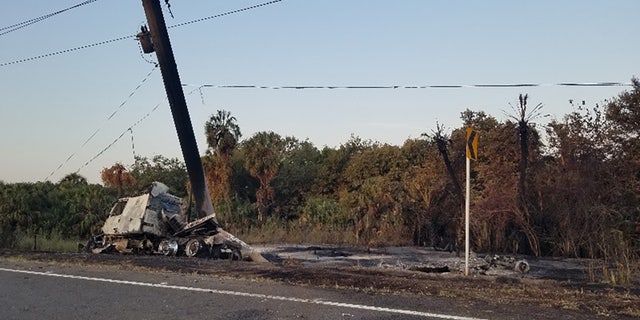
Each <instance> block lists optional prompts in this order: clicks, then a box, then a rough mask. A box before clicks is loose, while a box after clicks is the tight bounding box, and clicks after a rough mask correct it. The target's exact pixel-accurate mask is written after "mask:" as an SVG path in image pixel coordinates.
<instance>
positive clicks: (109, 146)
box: [74, 102, 162, 173]
mask: <svg viewBox="0 0 640 320" xmlns="http://www.w3.org/2000/svg"><path fill="white" fill-rule="evenodd" d="M161 104H162V102H161V103H158V104H156V105H155V107H153V109H151V111H149V112H147V114H145V115H144V116H143V117H142V118H140V119H138V121H136V122H135V123H134V124H132V125H131V126H130V127H128V128H127V129H125V130H124V131H122V133H121V134H120V135H119V136H118V137H117V138H115V139H114V140H113V142H111V143H110V144H108V145H107V146H106V147H104V148H103V149H102V150H100V152H98V153H97V154H96V155H95V156H93V157H92V158H91V159H89V160H88V161H87V162H85V163H84V164H83V165H82V166H80V168H78V170H76V172H74V173H78V172H80V170H82V169H84V168H85V167H86V166H88V165H89V164H90V163H91V162H93V161H94V160H96V159H97V158H98V157H100V156H101V155H102V154H104V153H105V152H107V150H109V149H111V147H113V146H114V145H115V144H116V143H117V142H118V141H120V139H122V137H124V135H125V134H126V133H127V132H131V134H132V140H131V141H132V142H131V143H132V147H133V128H135V127H136V126H137V125H139V124H140V123H142V121H144V120H145V119H147V118H148V117H149V116H150V115H151V114H152V113H153V112H154V111H156V110H157V109H158V107H159V106H160V105H161ZM134 156H135V151H134Z"/></svg>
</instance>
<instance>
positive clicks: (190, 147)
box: [142, 0, 213, 217]
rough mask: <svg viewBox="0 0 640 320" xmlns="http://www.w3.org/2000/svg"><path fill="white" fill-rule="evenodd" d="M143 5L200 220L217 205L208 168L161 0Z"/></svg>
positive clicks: (145, 2) (148, 1) (154, 0)
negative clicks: (205, 164) (183, 87)
mask: <svg viewBox="0 0 640 320" xmlns="http://www.w3.org/2000/svg"><path fill="white" fill-rule="evenodd" d="M142 6H143V7H144V12H145V14H146V16H147V23H148V24H149V31H150V32H151V41H152V43H153V49H155V52H156V56H157V57H158V63H159V64H160V70H161V71H162V79H163V81H164V88H165V90H166V91H167V98H168V99H169V105H170V106H171V114H172V115H173V122H174V124H175V126H176V131H177V132H178V140H179V141H180V147H181V149H182V156H183V157H184V162H185V164H186V166H187V172H188V174H189V181H190V182H191V192H192V194H193V196H194V198H195V201H196V210H197V212H198V215H199V216H200V217H204V216H207V215H210V214H213V204H212V202H211V196H210V195H209V190H208V188H207V184H206V182H205V179H204V169H203V168H202V161H201V159H200V154H199V153H198V145H197V144H196V137H195V135H194V133H193V126H192V125H191V118H190V117H189V110H188V109H187V102H186V101H185V98H184V92H183V91H182V83H181V81H180V75H179V74H178V66H177V65H176V61H175V59H174V57H173V50H172V49H171V43H170V42H169V34H168V33H167V26H166V24H165V22H164V16H163V15H162V7H161V6H160V0H142Z"/></svg>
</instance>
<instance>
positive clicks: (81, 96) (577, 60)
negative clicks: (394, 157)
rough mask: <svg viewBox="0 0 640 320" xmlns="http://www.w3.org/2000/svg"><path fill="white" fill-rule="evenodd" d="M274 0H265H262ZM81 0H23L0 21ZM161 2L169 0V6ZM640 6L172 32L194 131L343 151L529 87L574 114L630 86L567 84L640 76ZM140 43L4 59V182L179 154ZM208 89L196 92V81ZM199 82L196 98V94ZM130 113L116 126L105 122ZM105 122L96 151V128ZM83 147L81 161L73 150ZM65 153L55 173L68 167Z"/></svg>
mask: <svg viewBox="0 0 640 320" xmlns="http://www.w3.org/2000/svg"><path fill="white" fill-rule="evenodd" d="M265 1H266V0H265ZM265 1H260V0H257V1H256V0H252V1H249V0H234V1H231V0H218V1H213V0H190V1H176V0H172V1H170V3H171V9H172V12H173V14H174V16H175V18H171V17H170V16H169V14H168V12H166V11H165V18H166V20H167V24H168V25H176V24H179V23H183V22H187V21H191V20H194V19H199V18H204V17H209V16H213V15H216V14H219V13H224V12H227V11H231V10H235V9H240V8H243V7H247V6H251V5H255V4H259V3H261V2H265ZM80 2H82V1H81V0H59V1H48V0H30V1H11V2H8V3H6V4H4V5H3V10H1V11H0V21H2V22H1V23H0V27H5V26H10V25H13V24H16V23H20V22H22V21H25V20H28V19H32V18H36V17H39V16H42V15H45V14H48V13H51V12H55V11H58V10H61V9H64V8H67V7H70V6H73V5H75V4H78V3H80ZM163 2H164V1H163ZM639 12H640V1H637V0H610V1H604V0H602V1H589V0H581V1H578V0H575V1H545V0H541V1H527V2H524V1H427V0H420V1H418V0H414V1H410V0H405V1H400V0H399V1H382V0H315V1H314V0H284V1H282V2H280V3H276V4H273V5H269V6H265V7H261V8H258V9H254V10H249V11H246V12H242V13H238V14H233V15H228V16H224V17H221V18H215V19H210V20H207V21H203V22H200V23H195V24H190V25H186V26H182V27H177V28H172V29H170V37H171V42H172V45H173V48H174V54H175V57H176V61H177V64H178V69H179V72H180V76H181V80H182V82H183V83H185V84H189V85H191V86H188V87H186V88H185V94H186V95H187V103H188V105H189V110H190V113H191V118H192V122H193V125H194V129H195V133H196V137H197V138H198V144H199V148H200V151H201V153H204V149H205V147H206V145H205V139H204V133H203V127H204V123H205V121H206V120H207V119H208V118H209V117H210V116H211V115H212V114H213V113H215V112H216V110H218V109H225V110H228V111H230V112H231V113H232V114H233V115H234V116H236V118H237V119H238V124H239V125H240V128H241V130H242V132H243V136H244V137H245V138H247V137H250V136H251V135H252V134H253V133H255V132H258V131H266V130H271V131H274V132H277V133H279V134H281V135H283V136H284V135H291V136H295V137H297V138H299V139H309V140H310V141H311V142H313V143H314V144H315V145H316V146H317V147H319V148H321V147H323V146H325V145H327V146H330V147H336V146H339V145H340V144H342V143H344V142H346V141H347V140H348V139H349V137H350V136H351V135H352V134H353V135H355V136H359V137H361V138H363V139H371V140H375V141H379V142H382V143H389V144H395V145H400V144H402V143H403V142H404V141H405V140H406V139H408V138H417V137H419V136H420V134H421V133H423V132H431V130H433V129H434V128H435V125H436V123H437V122H438V123H441V124H444V125H445V127H446V128H449V129H453V128H457V127H460V125H461V123H460V119H459V116H460V113H461V112H462V111H464V110H465V109H471V110H475V111H485V112H487V113H489V114H491V115H493V116H495V117H497V118H498V119H499V120H504V119H505V118H506V115H505V114H504V111H507V112H509V111H511V107H510V104H515V103H516V101H517V96H518V94H519V93H528V94H529V97H530V98H529V101H530V103H531V104H537V103H542V104H544V108H543V112H544V113H548V114H551V116H552V117H550V118H545V120H541V122H544V121H548V119H551V118H553V117H556V118H561V117H562V116H564V115H565V114H567V113H569V112H570V111H571V107H570V105H569V103H568V100H569V99H575V100H585V101H586V102H587V104H589V105H593V104H595V103H599V102H601V101H602V100H604V99H607V98H612V97H614V96H616V95H617V94H618V93H620V92H621V91H623V90H626V89H628V88H627V87H596V88H594V87H587V88H583V87H577V88H574V87H561V86H554V85H552V84H556V83H561V82H579V83H585V82H623V83H628V82H630V79H631V77H633V76H636V77H637V76H639V73H640V72H639V70H638V67H639V63H638V58H637V57H638V54H639V53H640V42H639V41H637V35H635V33H636V32H634V31H637V30H640V22H639V21H640V20H639V19H638V18H637V14H638V13H639ZM145 20H146V19H145V16H144V11H143V8H142V4H141V1H133V0H126V1H125V0H120V1H116V0H111V1H107V0H100V1H96V2H93V3H91V4H88V5H85V6H82V7H79V8H76V9H74V10H70V11H68V12H65V13H63V14H60V15H57V16H54V17H52V18H49V19H47V20H44V21H42V22H40V23H36V24H33V25H31V26H28V27H25V28H23V29H20V30H17V31H15V32H11V33H8V34H5V35H1V36H0V65H1V64H5V63H8V62H12V61H16V60H21V59H24V58H29V57H34V56H39V55H42V54H47V53H52V52H57V51H60V50H65V49H70V48H75V47H79V46H83V45H87V44H92V43H97V42H101V41H105V40H109V39H114V38H119V37H121V36H128V35H132V34H135V33H136V32H137V30H139V27H140V26H141V25H142V24H144V23H145ZM149 59H151V60H155V57H154V56H153V55H146V56H145V58H143V57H142V55H141V53H140V51H139V48H138V44H137V42H136V41H134V40H133V39H126V40H122V41H116V42H113V43H109V44H105V45H100V46H95V47H92V48H88V49H83V50H78V51H74V52H69V53H64V54H59V55H55V56H51V57H46V58H42V59H36V60H32V61H27V62H24V63H16V64H9V65H3V66H1V67H0V88H1V89H0V90H1V91H0V92H1V94H0V97H1V98H0V136H1V137H2V138H1V139H0V150H1V154H2V162H1V164H2V165H1V166H0V180H2V181H5V182H20V181H40V180H44V179H45V178H47V177H48V176H49V175H50V173H52V172H54V170H55V173H54V174H53V175H52V176H51V177H50V178H49V179H50V180H51V181H54V182H55V181H58V180H59V179H60V178H62V177H63V176H64V175H66V174H69V173H72V172H75V171H76V170H78V169H80V171H79V173H80V174H81V175H83V176H85V177H87V178H88V179H89V181H91V182H99V172H100V170H102V168H104V167H108V166H110V165H112V164H113V163H115V162H121V163H123V164H125V165H130V164H131V163H132V162H133V153H132V147H131V134H130V133H127V134H125V135H124V136H123V138H122V139H120V140H119V141H118V142H116V143H115V144H114V145H113V147H111V148H110V149H109V150H107V151H106V152H104V153H103V154H102V155H101V156H99V157H97V158H96V159H95V160H94V161H92V162H90V163H89V164H88V165H86V166H85V165H84V164H85V163H86V162H87V161H89V160H90V159H92V158H93V157H94V156H95V155H96V154H98V152H100V151H101V150H102V149H104V148H105V147H106V146H107V145H109V144H110V143H111V142H112V141H114V139H116V138H118V136H120V134H121V133H122V132H124V131H126V130H127V128H129V127H130V126H131V125H132V124H134V123H135V122H136V121H138V120H139V119H140V118H142V117H143V116H144V115H145V114H147V113H148V112H149V111H151V109H152V108H153V107H154V106H155V105H157V104H158V103H161V105H160V107H159V108H158V109H157V110H156V111H155V112H153V113H152V114H151V115H150V116H149V117H148V118H146V119H145V120H144V121H143V122H141V123H140V124H138V125H137V126H135V127H134V128H133V140H134V143H135V152H136V153H137V154H138V155H142V156H148V157H151V156H153V155H155V154H162V155H164V156H167V157H178V158H181V153H180V149H179V145H178V141H177V137H176V133H175V129H174V126H173V122H172V118H171V114H170V111H169V106H168V105H167V104H166V102H164V99H165V92H164V87H163V85H162V79H161V75H160V72H159V70H156V71H155V72H153V73H152V74H151V76H150V77H149V79H148V80H147V81H146V82H145V83H144V84H143V85H142V86H141V87H140V89H139V90H137V91H136V93H135V95H134V96H133V97H131V98H130V99H128V100H127V103H126V104H124V105H123V106H122V107H119V106H120V105H121V103H122V102H123V101H125V100H126V99H127V97H128V96H129V94H130V93H131V92H132V91H133V90H134V88H136V86H138V85H139V84H140V82H141V81H142V79H144V78H145V76H146V75H147V74H148V73H149V72H150V71H151V70H152V69H153V65H152V64H150V63H148V62H147V61H145V60H149ZM496 83H500V84H505V83H506V84H509V83H540V84H549V85H545V86H540V87H532V88H473V87H471V88H460V89H433V88H431V89H429V88H428V89H395V90H392V89H379V90H375V89H366V90H365V89H359V90H358V89H347V90H340V89H335V90H327V89H313V90H312V89H308V90H270V89H220V88H203V89H202V95H201V94H200V91H198V90H196V89H197V86H199V85H202V84H215V85H264V86H288V85H318V86H350V85H383V86H384V85H399V86H423V85H473V84H496ZM194 90H195V91H194ZM189 93H191V94H189ZM116 110H118V112H117V114H116V115H115V116H114V117H113V118H112V119H111V120H109V121H106V119H107V117H108V116H109V115H110V114H112V113H113V112H114V111H116ZM97 129H100V130H99V132H98V133H97V134H96V135H95V137H94V138H92V139H91V141H89V142H88V143H87V144H86V145H85V146H83V147H81V146H82V145H83V143H84V142H85V141H86V140H87V138H88V137H89V136H90V135H91V134H92V133H93V132H95V131H96V130H97ZM72 154H73V155H74V156H73V157H72V158H71V159H70V160H69V161H68V162H66V163H65V160H66V159H67V158H68V157H69V156H70V155H72ZM62 163H65V164H64V166H63V167H62V168H60V169H58V170H56V169H57V168H58V166H59V165H60V164H62Z"/></svg>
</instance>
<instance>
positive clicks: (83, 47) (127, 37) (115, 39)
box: [0, 35, 136, 67]
mask: <svg viewBox="0 0 640 320" xmlns="http://www.w3.org/2000/svg"><path fill="white" fill-rule="evenodd" d="M135 37H136V36H135V35H130V36H123V37H120V38H114V39H110V40H105V41H100V42H96V43H92V44H87V45H84V46H80V47H75V48H71V49H65V50H60V51H56V52H51V53H46V54H41V55H39V56H34V57H30V58H24V59H20V60H15V61H9V62H4V63H0V67H6V66H9V65H12V64H18V63H23V62H27V61H33V60H38V59H42V58H47V57H52V56H57V55H59V54H63V53H69V52H73V51H78V50H82V49H87V48H91V47H96V46H101V45H105V44H108V43H112V42H116V41H121V40H125V39H131V38H135Z"/></svg>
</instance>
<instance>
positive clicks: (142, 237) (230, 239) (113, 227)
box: [86, 182, 261, 260]
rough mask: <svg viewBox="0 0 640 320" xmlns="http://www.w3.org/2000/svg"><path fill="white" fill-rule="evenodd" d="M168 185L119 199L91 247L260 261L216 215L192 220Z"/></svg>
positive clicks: (104, 250) (99, 250)
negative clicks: (226, 229) (222, 224)
mask: <svg viewBox="0 0 640 320" xmlns="http://www.w3.org/2000/svg"><path fill="white" fill-rule="evenodd" d="M168 189H169V188H168V187H167V186H166V185H164V184H162V183H160V182H154V183H153V184H152V185H151V187H149V189H148V190H147V192H145V193H144V194H142V195H139V196H136V197H128V198H121V199H119V200H118V201H117V202H116V203H115V204H114V206H113V208H112V209H111V211H110V213H109V217H108V218H107V220H106V221H105V223H104V225H103V226H102V234H100V235H97V236H95V237H93V238H92V240H91V241H90V242H89V244H88V245H87V247H86V249H87V251H88V250H91V251H92V252H93V253H108V252H114V251H115V252H119V253H132V254H162V255H166V256H177V255H186V256H189V257H211V258H219V259H234V260H240V259H243V258H246V259H248V260H256V255H257V256H259V254H258V253H255V252H254V250H253V249H252V248H251V247H250V246H249V245H247V244H246V243H244V242H243V241H241V240H240V239H238V238H236V237H234V236H233V235H231V234H229V233H228V232H226V231H224V230H222V228H221V227H220V225H219V224H218V222H217V221H216V218H215V214H211V215H208V216H206V217H203V218H200V219H198V220H195V221H192V222H188V221H187V217H188V210H189V208H188V205H187V203H185V201H183V200H182V199H181V198H179V197H176V196H174V195H172V194H170V193H168V191H169V190H168ZM260 257H261V256H260Z"/></svg>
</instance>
